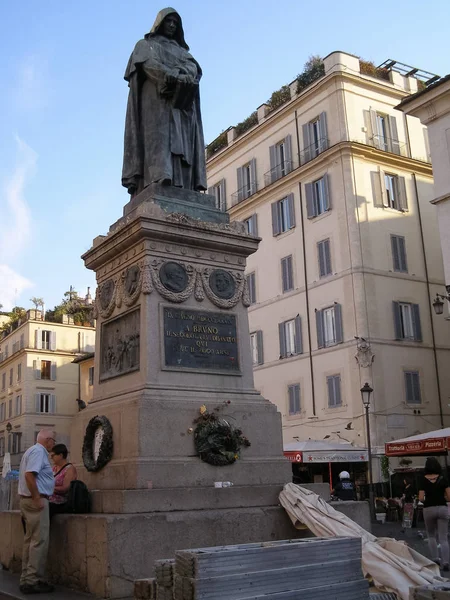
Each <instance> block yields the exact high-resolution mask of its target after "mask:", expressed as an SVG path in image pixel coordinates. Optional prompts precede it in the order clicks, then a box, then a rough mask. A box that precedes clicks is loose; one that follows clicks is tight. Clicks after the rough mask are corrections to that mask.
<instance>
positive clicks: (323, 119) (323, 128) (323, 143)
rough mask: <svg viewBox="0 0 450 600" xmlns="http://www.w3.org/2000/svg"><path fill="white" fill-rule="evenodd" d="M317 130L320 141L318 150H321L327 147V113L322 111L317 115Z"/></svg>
mask: <svg viewBox="0 0 450 600" xmlns="http://www.w3.org/2000/svg"><path fill="white" fill-rule="evenodd" d="M319 131H320V141H319V152H323V151H324V150H326V149H327V148H328V145H329V142H328V128H327V113H325V112H322V113H320V116H319Z"/></svg>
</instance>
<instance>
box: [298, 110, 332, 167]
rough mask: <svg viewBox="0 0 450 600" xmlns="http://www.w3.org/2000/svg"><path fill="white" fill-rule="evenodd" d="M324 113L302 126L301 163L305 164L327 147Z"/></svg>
mask: <svg viewBox="0 0 450 600" xmlns="http://www.w3.org/2000/svg"><path fill="white" fill-rule="evenodd" d="M326 117H327V116H326V113H325V112H322V113H320V115H319V116H318V117H316V118H315V119H313V120H312V121H310V122H309V123H307V124H305V125H303V126H302V132H303V152H302V160H301V163H302V164H305V163H307V162H309V161H310V160H312V159H313V158H315V157H316V156H318V155H319V154H320V153H321V152H323V151H324V150H326V149H327V148H328V145H329V142H328V131H327V118H326Z"/></svg>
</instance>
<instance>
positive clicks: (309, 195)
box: [305, 183, 317, 219]
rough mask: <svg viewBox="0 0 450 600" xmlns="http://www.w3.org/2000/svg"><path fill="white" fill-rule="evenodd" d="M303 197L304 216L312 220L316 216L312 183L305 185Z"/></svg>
mask: <svg viewBox="0 0 450 600" xmlns="http://www.w3.org/2000/svg"><path fill="white" fill-rule="evenodd" d="M305 195H306V214H307V216H308V219H313V218H314V217H316V216H317V213H316V207H315V203H314V185H313V184H312V183H306V184H305Z"/></svg>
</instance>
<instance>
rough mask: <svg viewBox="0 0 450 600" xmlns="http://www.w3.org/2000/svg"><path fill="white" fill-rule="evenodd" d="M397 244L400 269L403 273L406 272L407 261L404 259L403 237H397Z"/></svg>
mask: <svg viewBox="0 0 450 600" xmlns="http://www.w3.org/2000/svg"><path fill="white" fill-rule="evenodd" d="M397 245H398V254H399V264H400V271H402V272H403V273H407V272H408V261H407V259H406V243H405V238H404V237H397Z"/></svg>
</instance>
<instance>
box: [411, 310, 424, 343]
mask: <svg viewBox="0 0 450 600" xmlns="http://www.w3.org/2000/svg"><path fill="white" fill-rule="evenodd" d="M411 313H412V321H413V330H414V339H415V340H416V342H421V341H422V326H421V323H420V308H419V305H418V304H411Z"/></svg>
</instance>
